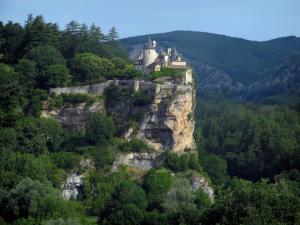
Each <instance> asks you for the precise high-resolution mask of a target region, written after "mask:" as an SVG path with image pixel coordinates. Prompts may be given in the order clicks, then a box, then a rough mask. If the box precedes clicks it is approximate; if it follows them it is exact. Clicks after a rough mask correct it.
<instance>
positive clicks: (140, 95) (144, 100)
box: [132, 91, 153, 106]
mask: <svg viewBox="0 0 300 225" xmlns="http://www.w3.org/2000/svg"><path fill="white" fill-rule="evenodd" d="M152 101H153V97H152V96H151V95H150V94H149V93H147V92H145V91H137V92H135V93H134V95H133V97H132V102H133V105H135V106H145V105H149V104H151V103H152Z"/></svg>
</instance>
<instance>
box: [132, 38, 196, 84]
mask: <svg viewBox="0 0 300 225" xmlns="http://www.w3.org/2000/svg"><path fill="white" fill-rule="evenodd" d="M134 65H135V68H136V69H138V70H141V71H142V72H144V74H149V73H151V72H153V71H158V72H159V71H161V69H162V68H163V67H165V68H171V69H182V70H184V71H185V76H184V83H186V84H188V83H192V80H193V78H192V69H191V68H189V67H188V66H187V62H186V60H185V59H184V58H183V56H182V54H180V53H179V52H178V51H177V49H176V47H174V48H167V49H166V50H164V49H161V50H160V52H159V53H158V52H157V42H156V41H152V40H151V38H150V37H149V40H148V42H147V43H146V44H145V45H144V47H143V48H142V49H141V51H140V54H139V55H138V56H137V57H136V58H135V60H134Z"/></svg>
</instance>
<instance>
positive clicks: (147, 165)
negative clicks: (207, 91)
mask: <svg viewBox="0 0 300 225" xmlns="http://www.w3.org/2000/svg"><path fill="white" fill-rule="evenodd" d="M162 162H163V158H162V156H161V153H157V152H153V153H146V152H145V153H137V152H130V153H124V154H120V155H119V156H118V157H117V160H116V161H114V164H113V169H112V170H113V171H116V170H117V169H118V166H119V165H127V166H131V167H136V168H139V169H142V170H150V169H151V168H154V167H158V166H160V165H161V164H162Z"/></svg>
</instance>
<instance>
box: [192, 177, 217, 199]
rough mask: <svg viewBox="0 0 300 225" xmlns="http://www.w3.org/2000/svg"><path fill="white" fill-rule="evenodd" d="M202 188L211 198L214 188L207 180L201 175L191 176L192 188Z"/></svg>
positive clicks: (212, 197)
mask: <svg viewBox="0 0 300 225" xmlns="http://www.w3.org/2000/svg"><path fill="white" fill-rule="evenodd" d="M200 188H201V189H202V190H203V191H204V192H205V193H206V194H208V196H209V197H210V198H211V199H214V189H213V188H212V187H211V186H210V185H209V183H208V181H207V180H206V179H205V178H204V177H202V176H195V177H193V178H192V190H194V191H196V190H198V189H200Z"/></svg>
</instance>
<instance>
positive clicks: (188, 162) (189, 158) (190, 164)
mask: <svg viewBox="0 0 300 225" xmlns="http://www.w3.org/2000/svg"><path fill="white" fill-rule="evenodd" d="M165 157H166V158H165V161H164V166H165V167H166V168H169V169H170V170H172V171H174V172H183V171H186V170H188V169H193V170H197V171H201V170H202V168H201V166H200V163H199V161H198V159H197V157H196V156H195V155H193V154H182V155H181V156H178V155H177V154H176V153H173V152H171V151H167V152H166V153H165Z"/></svg>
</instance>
